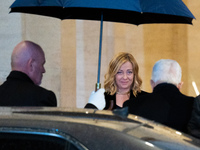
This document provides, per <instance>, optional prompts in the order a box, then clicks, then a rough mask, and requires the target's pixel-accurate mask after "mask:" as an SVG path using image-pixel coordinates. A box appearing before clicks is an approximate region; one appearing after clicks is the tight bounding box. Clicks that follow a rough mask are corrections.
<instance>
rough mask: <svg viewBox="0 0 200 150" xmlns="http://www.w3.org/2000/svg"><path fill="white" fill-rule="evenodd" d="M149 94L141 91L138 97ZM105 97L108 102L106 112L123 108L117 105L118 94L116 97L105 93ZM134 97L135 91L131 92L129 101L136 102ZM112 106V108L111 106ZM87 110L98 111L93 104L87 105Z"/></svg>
mask: <svg viewBox="0 0 200 150" xmlns="http://www.w3.org/2000/svg"><path fill="white" fill-rule="evenodd" d="M145 94H147V92H144V91H141V92H138V93H137V95H136V97H138V96H141V95H145ZM104 95H105V100H106V106H105V108H104V110H113V109H118V108H121V107H119V106H117V105H116V93H115V94H114V95H109V94H108V93H106V92H105V93H104ZM136 97H135V96H134V95H133V91H132V90H131V91H130V98H129V100H128V101H134V99H135V98H136ZM111 105H112V106H111ZM85 108H93V109H97V108H96V107H95V106H94V105H93V104H89V103H88V104H86V106H85Z"/></svg>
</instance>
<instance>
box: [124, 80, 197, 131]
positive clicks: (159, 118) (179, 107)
mask: <svg viewBox="0 0 200 150" xmlns="http://www.w3.org/2000/svg"><path fill="white" fill-rule="evenodd" d="M193 102H194V98H193V97H188V96H186V95H183V94H182V93H181V92H180V91H179V89H178V88H177V87H176V86H174V85H172V84H167V83H162V84H159V85H157V86H156V87H155V88H154V90H153V93H149V94H146V95H143V96H140V97H138V98H137V99H135V101H127V102H125V104H124V106H128V107H129V113H132V114H135V115H138V116H142V117H144V118H147V119H150V120H154V121H156V122H159V123H162V124H164V125H167V126H169V127H171V128H174V129H176V130H179V131H182V132H187V124H188V121H189V119H190V117H191V112H192V106H193Z"/></svg>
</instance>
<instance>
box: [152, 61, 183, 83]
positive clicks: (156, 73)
mask: <svg viewBox="0 0 200 150" xmlns="http://www.w3.org/2000/svg"><path fill="white" fill-rule="evenodd" d="M181 76H182V71H181V67H180V65H179V64H178V62H176V61H175V60H171V59H161V60H159V61H157V62H156V63H155V65H154V66H153V71H152V76H151V80H153V81H154V82H155V83H171V84H174V85H178V84H179V83H180V82H181Z"/></svg>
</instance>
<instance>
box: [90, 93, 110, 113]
mask: <svg viewBox="0 0 200 150" xmlns="http://www.w3.org/2000/svg"><path fill="white" fill-rule="evenodd" d="M104 92H105V89H99V90H98V91H96V92H95V91H92V93H91V94H90V97H89V100H88V103H90V104H93V105H94V106H96V107H97V108H98V109H99V110H103V109H104V108H105V106H106V101H105V96H104Z"/></svg>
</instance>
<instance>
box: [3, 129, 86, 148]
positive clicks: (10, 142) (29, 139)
mask: <svg viewBox="0 0 200 150" xmlns="http://www.w3.org/2000/svg"><path fill="white" fill-rule="evenodd" d="M0 149H1V150H8V149H12V150H18V149H20V150H46V149H47V150H85V149H87V148H85V147H84V146H82V145H81V144H80V143H79V142H78V141H76V140H75V139H74V138H73V137H70V136H69V135H66V134H64V136H63V135H60V134H55V133H47V132H43V131H42V132H38V131H34V130H32V131H30V129H29V131H27V130H26V131H24V130H16V129H14V130H13V129H12V128H9V129H8V128H6V130H5V129H4V130H3V131H2V130H1V131H0Z"/></svg>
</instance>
